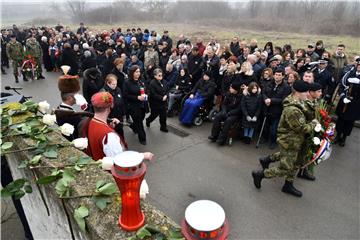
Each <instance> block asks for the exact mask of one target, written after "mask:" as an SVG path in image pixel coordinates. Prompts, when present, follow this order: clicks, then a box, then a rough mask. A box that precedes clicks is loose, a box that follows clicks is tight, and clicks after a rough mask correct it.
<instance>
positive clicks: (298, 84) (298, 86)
mask: <svg viewBox="0 0 360 240" xmlns="http://www.w3.org/2000/svg"><path fill="white" fill-rule="evenodd" d="M293 89H294V90H295V91H297V92H307V91H309V84H308V83H307V82H304V81H303V80H298V81H295V82H294V84H293Z"/></svg>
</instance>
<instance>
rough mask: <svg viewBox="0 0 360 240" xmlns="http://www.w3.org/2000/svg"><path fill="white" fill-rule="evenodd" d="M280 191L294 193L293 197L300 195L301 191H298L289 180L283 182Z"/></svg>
mask: <svg viewBox="0 0 360 240" xmlns="http://www.w3.org/2000/svg"><path fill="white" fill-rule="evenodd" d="M281 191H282V192H284V193H289V194H291V195H294V196H295V197H301V196H302V192H300V191H299V190H297V189H296V188H295V187H294V186H293V182H289V181H285V184H284V186H283V187H282V189H281Z"/></svg>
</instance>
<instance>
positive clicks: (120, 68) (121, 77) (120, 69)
mask: <svg viewBox="0 0 360 240" xmlns="http://www.w3.org/2000/svg"><path fill="white" fill-rule="evenodd" d="M114 65H115V67H114V68H113V69H112V71H111V73H112V74H114V75H116V77H117V79H118V81H117V86H118V87H119V88H120V89H121V92H122V93H123V92H124V90H123V89H124V82H125V80H126V79H127V78H128V76H127V74H126V73H124V60H123V59H122V58H116V59H115V61H114Z"/></svg>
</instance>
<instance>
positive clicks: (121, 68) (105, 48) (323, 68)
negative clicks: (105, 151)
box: [1, 23, 358, 149]
mask: <svg viewBox="0 0 360 240" xmlns="http://www.w3.org/2000/svg"><path fill="white" fill-rule="evenodd" d="M1 34H2V35H1V47H2V58H1V59H2V62H1V70H2V73H3V74H5V68H6V67H9V59H10V60H12V66H13V71H14V72H13V73H14V76H15V81H16V82H18V81H19V80H18V77H19V76H20V74H19V72H21V71H22V72H23V74H22V75H23V80H24V81H28V77H27V76H28V75H27V74H28V72H29V69H27V71H25V73H27V74H24V69H23V68H24V65H25V62H27V60H29V59H31V60H32V61H30V62H31V63H32V65H31V67H32V68H31V70H32V71H30V72H31V73H33V75H34V76H32V77H33V78H34V79H43V78H44V77H43V75H42V64H43V66H44V68H45V69H46V71H60V70H59V68H60V66H62V65H68V66H70V71H69V74H70V75H79V76H83V78H84V81H83V94H84V96H85V99H86V100H87V102H89V103H90V102H91V97H92V95H93V94H95V93H96V92H99V91H107V92H110V93H111V94H112V95H113V96H114V97H115V99H116V100H115V107H114V110H113V113H112V116H113V117H117V118H119V119H123V118H126V119H128V120H129V119H130V117H131V120H132V124H131V128H132V129H133V131H134V132H135V133H137V134H138V137H139V141H140V143H142V144H146V133H145V130H144V124H143V121H144V119H145V116H146V113H147V112H149V111H151V115H150V116H149V117H148V118H147V119H146V126H147V127H150V124H151V122H152V121H154V119H156V118H157V117H158V116H159V118H160V125H161V127H160V130H161V131H164V132H167V131H168V129H167V126H166V118H167V117H173V116H174V113H175V112H177V113H179V119H180V122H181V123H183V124H185V125H192V124H193V123H194V119H195V118H196V116H197V114H199V112H200V110H201V107H202V106H205V107H204V108H205V109H207V110H208V111H210V110H211V109H212V108H214V109H215V110H216V111H215V113H217V114H216V115H214V117H213V122H214V123H213V127H212V130H211V135H210V136H209V139H210V140H211V141H214V142H215V141H216V142H217V143H218V144H219V145H224V144H225V143H226V141H227V138H228V135H229V131H231V129H232V128H233V127H234V126H239V128H240V129H243V140H244V142H245V143H246V144H249V143H250V142H251V139H252V138H253V136H254V132H255V131H256V130H258V129H259V126H261V125H262V124H261V123H263V122H264V119H265V120H266V121H265V127H264V133H263V134H262V137H263V139H262V141H263V142H264V141H268V142H269V147H270V148H271V149H273V148H275V147H276V138H277V128H278V124H279V120H280V117H281V114H282V108H283V103H282V102H283V100H284V99H285V98H286V97H287V96H288V95H289V94H290V93H291V87H292V85H293V84H294V82H295V81H299V80H304V81H306V82H309V83H312V82H316V83H319V84H320V85H321V90H322V98H323V99H324V100H325V101H326V102H327V103H329V104H331V103H333V102H334V98H335V96H336V94H341V92H339V91H337V92H336V93H335V90H336V89H337V86H338V85H340V86H341V88H340V90H343V89H344V86H343V84H341V79H342V76H343V75H344V74H345V73H346V72H349V70H350V69H351V67H352V66H353V64H354V63H356V62H355V60H356V59H354V62H351V63H350V64H348V58H347V56H346V54H345V46H344V45H343V44H339V45H338V46H337V48H336V49H335V52H334V53H332V52H330V51H329V50H328V49H325V46H324V43H323V41H322V40H319V41H317V42H316V43H309V44H308V45H307V48H304V49H296V50H295V49H293V48H292V46H291V45H290V44H285V45H284V46H282V47H280V46H275V44H274V43H273V42H267V43H266V44H265V46H264V47H263V48H261V46H258V43H257V41H256V39H252V40H250V41H249V42H247V41H246V40H240V38H239V37H237V36H235V37H234V38H233V39H232V40H231V43H230V44H228V45H224V46H221V44H220V43H219V42H217V40H216V39H215V38H214V37H211V39H210V41H209V42H208V43H204V41H203V40H202V39H201V38H200V37H198V38H196V40H195V41H191V39H189V38H187V37H185V36H184V35H180V36H179V39H178V41H176V42H173V40H172V38H171V37H170V36H169V32H168V31H164V32H163V35H162V36H160V35H159V34H158V33H157V32H156V31H149V30H148V29H144V30H142V29H141V28H137V29H135V28H133V29H127V30H126V32H124V31H122V29H121V28H118V29H111V30H110V31H103V32H99V33H95V32H92V31H90V30H88V29H87V27H85V26H84V24H83V23H81V24H80V27H79V28H78V29H77V31H71V29H70V28H69V27H63V26H62V25H61V24H58V25H57V26H55V27H41V28H36V27H32V28H29V29H19V28H18V27H17V26H16V25H14V26H13V28H12V29H7V30H2V32H1ZM357 60H358V59H357ZM355 72H356V71H355ZM334 93H335V94H334ZM214 105H215V106H214ZM206 113H208V112H206ZM352 125H353V124H350V126H352ZM348 126H349V124H343V127H344V128H346V127H348ZM119 131H120V132H122V130H121V129H119ZM338 132H343V131H341V129H339V130H338ZM350 132H351V131H349V130H348V129H347V130H346V131H345V132H344V134H343V136H341V138H340V140H339V141H340V144H341V145H344V144H345V138H346V136H348V135H349V134H350Z"/></svg>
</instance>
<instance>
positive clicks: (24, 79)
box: [23, 74, 29, 82]
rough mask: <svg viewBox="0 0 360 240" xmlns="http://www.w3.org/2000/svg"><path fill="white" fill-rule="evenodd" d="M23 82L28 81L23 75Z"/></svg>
mask: <svg viewBox="0 0 360 240" xmlns="http://www.w3.org/2000/svg"><path fill="white" fill-rule="evenodd" d="M23 81H24V82H27V81H29V80H28V79H27V78H26V76H25V75H24V74H23Z"/></svg>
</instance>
